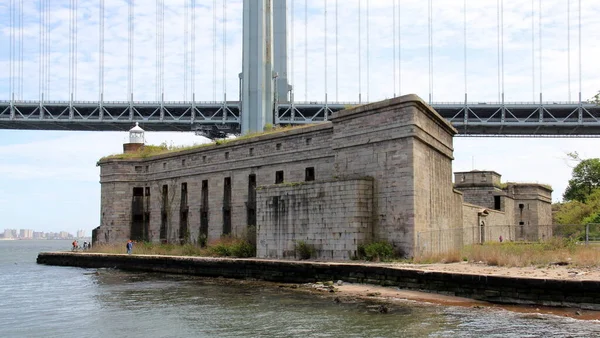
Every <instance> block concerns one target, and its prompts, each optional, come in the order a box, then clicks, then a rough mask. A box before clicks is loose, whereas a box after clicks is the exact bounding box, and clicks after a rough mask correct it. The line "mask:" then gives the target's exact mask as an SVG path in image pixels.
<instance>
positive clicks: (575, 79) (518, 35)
mask: <svg viewBox="0 0 600 338" xmlns="http://www.w3.org/2000/svg"><path fill="white" fill-rule="evenodd" d="M11 2H13V1H12V0H0V18H3V19H2V20H0V100H7V99H9V97H10V96H11V93H13V92H14V93H15V97H16V98H17V99H23V100H37V99H38V98H39V97H40V89H39V88H40V57H39V55H40V54H39V47H40V28H39V21H40V9H39V8H40V7H39V1H22V2H23V6H24V7H23V13H24V14H23V23H22V26H23V47H22V49H23V57H22V58H21V57H19V56H18V55H19V51H20V48H21V47H20V41H21V39H20V35H19V34H18V33H19V32H20V31H19V30H18V29H17V30H12V29H11V28H10V22H11V20H10V3H11ZM14 2H15V3H19V1H14ZM188 3H190V2H188ZM215 3H216V7H215V11H213V7H212V6H213V1H204V0H197V1H196V9H195V14H196V15H195V17H196V20H195V34H194V37H195V52H194V53H192V51H191V48H190V46H191V33H189V32H190V31H191V28H190V26H188V34H187V35H186V34H184V32H185V23H186V20H185V7H184V0H170V1H165V18H164V50H165V56H164V97H165V100H173V101H181V100H185V99H189V98H191V96H192V93H194V95H195V97H196V100H197V101H213V100H221V99H222V98H223V97H224V94H225V93H226V94H227V98H228V99H230V100H232V99H237V98H238V96H239V93H238V73H239V72H241V56H242V35H241V32H242V31H241V29H242V1H241V0H230V1H227V2H226V4H225V5H226V6H225V7H226V12H225V15H224V12H223V9H224V6H223V2H222V1H220V0H219V1H215ZM335 3H336V1H335V0H328V1H325V0H308V1H306V4H307V6H306V8H305V1H303V0H295V1H288V24H289V27H288V56H289V57H290V60H289V62H288V78H289V79H290V82H291V84H292V85H293V87H294V92H295V97H296V100H297V101H305V100H308V101H322V100H324V98H325V93H326V92H327V94H328V98H329V100H330V101H344V102H346V101H350V102H356V101H358V96H359V93H360V94H361V97H362V99H363V101H365V100H368V101H377V100H382V99H386V98H390V97H393V96H394V95H399V94H408V93H416V94H418V95H420V96H421V97H422V98H424V99H425V100H427V98H428V97H429V94H432V97H433V101H435V102H458V101H462V100H464V95H465V92H466V93H467V94H468V98H469V101H473V102H483V101H486V102H494V101H498V98H499V93H500V92H501V91H502V88H504V93H505V99H506V101H516V102H531V101H533V100H538V99H539V95H540V92H541V93H543V98H544V100H548V101H568V100H573V101H575V100H577V98H578V93H579V91H580V88H581V93H582V97H583V98H584V99H589V98H591V97H592V96H593V95H594V94H595V93H597V92H598V90H600V83H599V81H598V78H600V65H599V64H598V63H597V61H596V60H597V59H598V56H599V55H600V42H599V41H600V39H599V35H600V20H597V18H598V17H600V2H599V1H595V0H581V5H582V10H581V50H580V49H579V41H580V37H579V24H578V23H579V21H578V20H579V10H578V1H575V0H570V1H565V0H543V3H542V4H541V14H542V15H541V21H540V11H539V10H540V3H539V2H538V0H533V1H532V2H529V1H525V2H524V1H522V0H504V1H501V2H499V1H497V0H480V1H473V0H468V1H467V10H466V23H467V24H466V30H465V26H464V14H465V12H464V7H463V6H464V2H463V1H460V0H433V1H432V7H433V11H432V12H431V22H432V35H431V41H432V45H431V46H432V49H431V51H432V56H433V59H432V61H433V62H432V66H433V67H432V69H433V71H432V79H433V82H429V69H430V62H429V44H428V42H429V41H430V39H429V35H428V32H429V29H428V28H429V26H428V22H429V14H428V2H427V1H421V0H402V1H393V0H370V1H368V8H367V1H361V2H360V5H361V7H360V9H361V11H360V13H361V15H360V16H359V10H358V8H359V7H358V6H359V1H358V0H344V1H338V8H337V11H336V7H335ZM399 3H400V5H398V4H399ZM69 4H70V1H66V0H62V1H54V0H53V1H52V5H51V6H50V10H49V15H48V16H47V17H46V18H47V19H48V22H49V23H50V25H49V34H48V35H47V41H48V46H49V53H48V56H47V58H44V59H43V60H45V61H44V62H43V63H42V64H43V65H44V64H47V65H48V66H47V67H46V68H45V70H44V71H42V72H41V73H42V74H47V78H48V81H47V82H43V83H42V87H47V88H48V90H47V91H46V92H45V97H46V98H49V99H51V100H66V99H68V98H69V96H70V87H71V86H70V85H69V83H70V82H73V83H75V84H76V86H74V87H75V88H76V89H75V91H74V93H73V95H74V96H75V99H76V100H90V101H94V100H97V99H98V97H99V93H100V88H101V86H100V84H99V80H98V78H99V62H100V60H101V58H100V54H99V40H98V37H99V9H98V1H97V0H93V1H92V0H89V1H88V0H79V1H78V12H77V27H78V29H77V54H76V61H77V62H76V70H77V72H76V73H77V77H76V78H75V76H74V75H72V73H71V72H69V69H71V67H70V63H69V62H70V60H71V58H70V55H71V53H70V52H69V50H70V44H69V42H70V40H71V39H70V38H69V37H70V35H69V22H70V21H71V20H70V18H71V17H70V14H69ZM127 4H128V1H125V0H107V1H105V19H104V21H105V31H104V37H105V42H104V87H103V93H104V99H105V100H107V101H110V100H119V101H123V100H127V96H128V88H129V86H128V85H129V83H130V82H129V78H128V73H129V68H128V61H129V57H128V47H129V43H128V21H127V18H128V5H127ZM499 4H501V5H502V7H503V9H504V11H503V12H502V15H501V16H499V15H498V11H497V8H498V5H499ZM532 4H533V15H532V7H531V5H532ZM569 5H570V6H569ZM292 6H293V8H294V11H293V15H292V10H291V8H292ZM325 6H327V15H326V16H325V15H324V13H325ZM568 6H569V7H570V11H569V8H568ZM394 8H395V10H394ZM367 11H368V12H369V15H368V18H369V19H368V20H367ZM188 13H189V12H188ZM394 13H399V14H398V15H394ZM305 14H306V17H305ZM499 17H501V18H502V21H503V24H502V25H499V24H498V19H499ZM336 18H337V22H338V26H337V34H336ZM532 18H533V21H532ZM155 19H156V13H155V3H154V2H152V1H144V2H142V1H139V0H138V1H136V2H135V7H134V49H133V51H134V53H133V65H134V66H133V69H132V74H133V81H132V86H133V96H134V99H135V100H155V99H156V98H157V97H158V95H160V92H161V91H160V90H159V91H157V90H156V69H157V67H156V42H155V33H156V24H155V22H156V20H155ZM16 22H17V24H18V22H19V20H18V16H17V18H16ZM187 22H188V23H190V21H189V20H187ZM326 22H327V24H325V23H326ZM292 23H293V24H292ZM498 27H503V29H500V32H501V33H502V34H500V35H499V34H498V31H499V29H498ZM532 27H533V29H534V30H533V36H532ZM568 27H570V29H568ZM215 28H216V30H215ZM359 30H360V34H359ZM13 32H14V33H17V37H16V38H15V44H14V45H12V46H14V47H15V51H16V54H15V55H17V56H16V57H15V58H13V60H14V61H13V62H11V40H12V39H11V33H13ZM465 32H466V43H465V40H464V38H465ZM186 36H187V37H188V39H187V41H188V44H187V45H188V48H185V45H186ZM499 36H500V37H501V38H500V39H499ZM540 37H541V40H540ZM336 41H337V44H336ZM336 45H337V48H336ZM499 45H500V46H503V48H502V50H503V53H499V52H498V49H499V48H498V46H499ZM540 46H541V48H540ZM359 47H360V48H359ZM532 47H533V48H532ZM465 50H466V62H465ZM186 51H187V52H186ZM336 51H337V52H336ZM532 53H533V55H532ZM579 58H581V67H580V64H579ZM21 59H22V62H21V61H20V60H21ZM192 59H193V60H194V62H193V63H192V62H191V60H192ZM185 60H188V61H187V62H186V61H185ZM186 64H187V66H188V67H187V68H186V67H185V66H186ZM192 64H193V65H194V66H193V67H192ZM465 66H466V67H465ZM580 68H581V72H580ZM186 69H187V70H188V71H187V72H185V70H186ZM11 73H14V74H21V73H22V74H23V76H22V77H20V76H19V77H17V78H16V80H15V81H14V82H12V81H9V79H10V74H11ZM192 73H193V75H191V74H192ZM580 73H581V77H580ZM70 74H71V75H70ZM186 74H187V75H186ZM43 78H44V77H43V76H42V79H43ZM192 78H193V79H194V81H193V83H192V81H191V80H192ZM502 78H504V81H503V82H502V81H499V79H502ZM465 80H466V82H465ZM11 84H13V86H11ZM580 85H581V87H580ZM11 88H12V89H11ZM21 88H22V90H21ZM430 88H431V89H432V90H430ZM127 136H128V135H127V133H125V132H120V133H114V132H58V131H19V130H0V232H2V231H3V230H4V229H6V228H10V229H12V228H16V229H34V230H36V231H60V230H66V231H69V232H71V233H75V232H76V231H77V230H78V229H84V230H86V232H87V234H88V235H90V234H91V230H92V229H93V228H95V227H97V226H98V225H99V219H100V216H99V210H100V184H99V168H98V167H97V166H96V162H97V160H98V159H99V158H100V157H102V156H105V155H108V154H114V153H119V152H121V151H122V143H124V142H125V141H126V138H127ZM146 141H147V143H151V144H158V143H161V142H163V141H164V142H168V143H173V144H178V145H179V144H194V143H204V142H207V141H208V140H207V139H205V138H203V137H200V136H195V135H194V134H193V133H191V132H190V133H167V132H163V133H146ZM454 149H455V150H454V156H455V160H454V163H453V170H454V171H467V170H472V169H478V170H494V171H497V172H498V173H500V174H501V175H502V177H503V180H505V181H513V182H539V183H545V184H550V185H552V187H553V188H554V192H553V200H554V201H560V200H561V199H562V194H563V192H564V189H565V187H566V186H567V183H568V180H569V178H570V176H571V170H572V167H573V166H574V165H575V163H573V162H572V161H569V160H568V159H567V155H566V154H567V153H568V152H573V151H577V152H579V154H580V155H581V157H583V158H591V157H600V140H598V139H596V138H515V137H508V138H507V137H504V138H500V137H457V138H455V139H454Z"/></svg>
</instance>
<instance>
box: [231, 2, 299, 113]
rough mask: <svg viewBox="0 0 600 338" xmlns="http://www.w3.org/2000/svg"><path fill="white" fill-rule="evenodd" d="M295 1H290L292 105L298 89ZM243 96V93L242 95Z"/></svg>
mask: <svg viewBox="0 0 600 338" xmlns="http://www.w3.org/2000/svg"><path fill="white" fill-rule="evenodd" d="M294 2H295V1H294V0H290V6H291V8H290V22H291V25H290V54H291V57H290V74H289V80H290V84H291V85H292V91H291V93H290V101H292V103H293V102H294V90H295V89H296V87H295V86H294V79H295V78H296V76H295V75H294V58H295V53H294V51H295V49H294V43H295V40H296V39H295V37H296V35H295V34H294V25H295V20H294V18H295V15H294V12H295V10H294ZM240 94H241V93H240Z"/></svg>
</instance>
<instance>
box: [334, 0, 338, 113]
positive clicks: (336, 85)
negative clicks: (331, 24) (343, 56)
mask: <svg viewBox="0 0 600 338" xmlns="http://www.w3.org/2000/svg"><path fill="white" fill-rule="evenodd" d="M338 28H339V26H338V0H335V100H336V101H337V102H339V87H338V82H339V72H338V71H339V67H338V64H339V58H338V35H339V34H338Z"/></svg>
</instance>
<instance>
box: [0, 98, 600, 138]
mask: <svg viewBox="0 0 600 338" xmlns="http://www.w3.org/2000/svg"><path fill="white" fill-rule="evenodd" d="M355 105H357V103H353V102H347V103H325V102H297V103H286V104H277V105H276V106H275V109H274V121H275V123H276V124H278V125H300V124H308V123H319V122H324V121H327V120H328V119H329V118H330V116H331V114H332V113H333V112H336V111H338V110H342V109H345V108H349V107H352V106H355ZM432 107H433V108H434V109H435V110H436V111H437V112H438V113H439V114H440V115H441V116H442V117H444V118H445V119H446V120H448V121H449V122H450V123H452V125H454V127H456V129H457V130H458V132H459V135H460V136H511V135H513V136H556V137H570V136H579V137H598V136H600V106H598V105H596V104H593V103H578V102H541V103H512V102H511V103H498V102H496V103H490V102H479V103H469V102H467V103H464V102H463V103H452V102H439V103H433V104H432ZM242 119H243V114H241V113H240V102H239V101H227V102H193V101H192V102H169V101H165V102H139V101H138V102H136V101H131V102H127V101H112V102H93V101H73V102H71V101H47V102H38V101H0V129H29V130H80V131H124V130H128V129H129V128H131V126H132V125H133V123H134V122H140V124H141V125H142V126H143V128H144V129H146V130H148V131H194V132H196V133H198V134H202V135H206V136H208V137H211V138H218V137H225V136H226V135H227V134H238V133H239V132H240V126H241V121H242Z"/></svg>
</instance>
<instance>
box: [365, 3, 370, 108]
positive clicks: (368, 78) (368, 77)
mask: <svg viewBox="0 0 600 338" xmlns="http://www.w3.org/2000/svg"><path fill="white" fill-rule="evenodd" d="M366 14H367V18H366V20H367V102H369V89H370V85H369V84H370V82H371V81H370V80H371V73H370V65H371V60H370V54H371V51H370V49H369V38H370V36H369V35H370V33H369V26H370V24H369V22H370V20H369V1H367V13H366Z"/></svg>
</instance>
